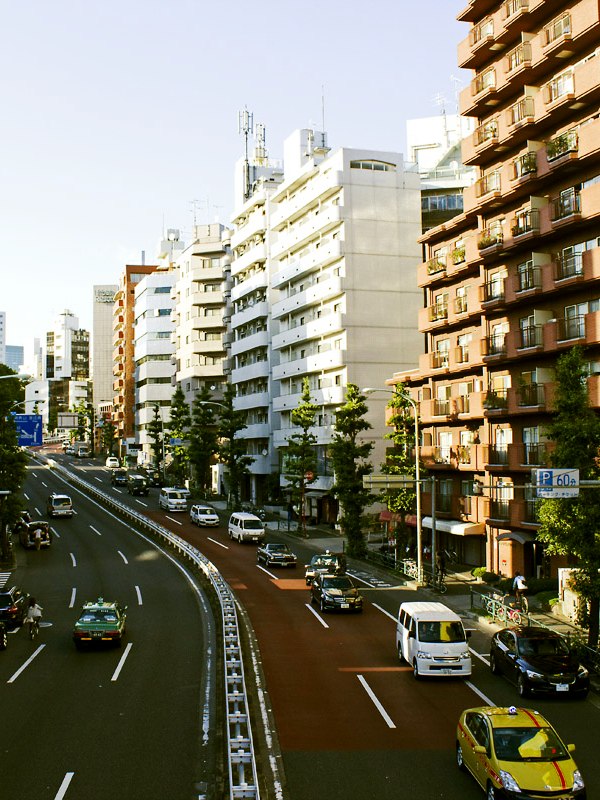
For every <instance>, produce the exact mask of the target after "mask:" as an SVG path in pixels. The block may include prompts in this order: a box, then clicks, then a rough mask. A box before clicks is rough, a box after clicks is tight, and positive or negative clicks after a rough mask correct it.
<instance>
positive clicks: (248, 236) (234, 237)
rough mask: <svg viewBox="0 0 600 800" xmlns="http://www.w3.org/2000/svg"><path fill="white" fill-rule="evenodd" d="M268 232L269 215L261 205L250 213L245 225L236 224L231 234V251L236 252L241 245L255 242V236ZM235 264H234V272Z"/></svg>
mask: <svg viewBox="0 0 600 800" xmlns="http://www.w3.org/2000/svg"><path fill="white" fill-rule="evenodd" d="M266 230H267V215H266V213H265V206H264V204H263V205H260V206H258V207H257V208H254V209H252V210H251V211H250V213H249V214H248V216H247V218H246V222H245V223H244V224H243V225H240V224H239V223H238V224H236V228H235V230H234V232H233V233H232V234H231V249H232V251H234V250H235V249H236V248H237V247H240V245H243V244H245V243H246V242H250V241H253V240H254V237H255V236H263V235H264V233H265V232H266ZM234 264H235V262H233V263H232V271H233V269H234Z"/></svg>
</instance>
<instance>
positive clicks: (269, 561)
mask: <svg viewBox="0 0 600 800" xmlns="http://www.w3.org/2000/svg"><path fill="white" fill-rule="evenodd" d="M256 560H257V561H258V563H259V564H260V562H261V561H262V563H263V564H264V565H265V567H295V566H296V564H297V563H298V557H297V556H296V554H295V553H292V551H291V550H290V548H289V547H288V546H287V544H282V543H281V542H266V543H264V544H261V545H259V547H258V549H257V551H256Z"/></svg>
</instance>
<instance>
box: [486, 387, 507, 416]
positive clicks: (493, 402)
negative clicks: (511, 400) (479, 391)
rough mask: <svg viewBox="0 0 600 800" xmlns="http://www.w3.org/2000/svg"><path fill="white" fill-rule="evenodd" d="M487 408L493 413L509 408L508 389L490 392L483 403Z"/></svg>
mask: <svg viewBox="0 0 600 800" xmlns="http://www.w3.org/2000/svg"><path fill="white" fill-rule="evenodd" d="M483 405H484V407H485V408H487V409H489V410H491V411H500V410H502V409H504V408H507V407H508V389H494V390H490V391H489V392H487V393H486V395H485V400H484V401H483Z"/></svg>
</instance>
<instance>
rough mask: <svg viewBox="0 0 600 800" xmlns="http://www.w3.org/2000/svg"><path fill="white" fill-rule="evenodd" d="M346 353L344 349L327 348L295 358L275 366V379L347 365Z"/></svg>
mask: <svg viewBox="0 0 600 800" xmlns="http://www.w3.org/2000/svg"><path fill="white" fill-rule="evenodd" d="M345 359H346V353H345V351H344V350H327V351H326V352H324V353H314V354H313V355H310V356H305V357H304V358H295V359H293V360H290V361H286V362H284V363H283V364H278V365H277V366H274V367H273V380H285V379H286V378H293V377H296V376H297V375H301V376H304V375H309V374H310V373H313V372H320V371H321V370H325V371H327V370H330V369H336V368H338V367H343V366H344V365H345Z"/></svg>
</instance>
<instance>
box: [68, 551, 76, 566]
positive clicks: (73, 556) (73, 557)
mask: <svg viewBox="0 0 600 800" xmlns="http://www.w3.org/2000/svg"><path fill="white" fill-rule="evenodd" d="M69 555H70V556H71V561H72V562H73V566H74V567H76V566H77V561H75V555H74V554H73V553H69Z"/></svg>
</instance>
